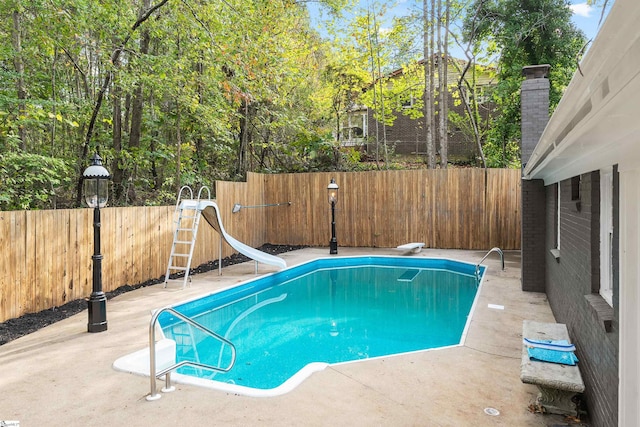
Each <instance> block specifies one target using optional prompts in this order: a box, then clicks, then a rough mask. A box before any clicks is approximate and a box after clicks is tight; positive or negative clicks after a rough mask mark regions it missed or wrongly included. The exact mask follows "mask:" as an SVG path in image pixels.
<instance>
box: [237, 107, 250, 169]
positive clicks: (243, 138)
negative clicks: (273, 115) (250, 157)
mask: <svg viewBox="0 0 640 427" xmlns="http://www.w3.org/2000/svg"><path fill="white" fill-rule="evenodd" d="M239 113H240V135H239V138H238V139H239V142H240V144H239V146H238V165H237V167H236V173H237V174H238V175H240V176H244V175H245V174H246V172H247V145H248V144H249V143H248V141H249V100H248V99H243V101H242V106H241V107H240V111H239Z"/></svg>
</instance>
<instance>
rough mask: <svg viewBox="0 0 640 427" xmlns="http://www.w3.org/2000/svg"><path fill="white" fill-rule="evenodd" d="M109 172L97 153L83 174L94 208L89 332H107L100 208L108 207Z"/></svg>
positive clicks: (91, 206) (88, 200) (91, 204)
mask: <svg viewBox="0 0 640 427" xmlns="http://www.w3.org/2000/svg"><path fill="white" fill-rule="evenodd" d="M110 178H111V175H110V174H109V171H108V170H107V169H106V168H105V167H104V166H102V158H100V156H99V155H98V153H95V154H94V155H93V157H92V158H91V165H89V167H88V168H86V169H85V170H84V172H83V173H82V179H83V181H84V184H83V185H84V197H85V200H86V202H87V205H88V206H89V207H90V208H93V256H92V257H91V259H92V260H93V292H91V296H90V297H89V301H88V306H89V323H88V324H87V331H88V332H102V331H106V330H107V297H106V295H105V294H104V292H103V291H102V254H100V208H103V207H105V206H106V205H107V200H108V199H109V179H110Z"/></svg>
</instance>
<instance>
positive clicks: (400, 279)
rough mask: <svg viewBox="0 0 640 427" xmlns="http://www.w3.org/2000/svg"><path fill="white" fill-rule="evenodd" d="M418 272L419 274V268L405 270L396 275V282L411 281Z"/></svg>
mask: <svg viewBox="0 0 640 427" xmlns="http://www.w3.org/2000/svg"><path fill="white" fill-rule="evenodd" d="M418 274H420V270H417V269H411V270H407V271H405V272H404V273H402V275H401V276H400V277H398V282H413V279H415V278H416V276H417V275H418Z"/></svg>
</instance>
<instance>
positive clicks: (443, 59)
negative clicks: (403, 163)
mask: <svg viewBox="0 0 640 427" xmlns="http://www.w3.org/2000/svg"><path fill="white" fill-rule="evenodd" d="M443 18H444V21H443ZM443 27H444V40H443V37H442V32H441V29H442V28H443ZM448 28H449V0H446V4H445V14H444V16H443V14H442V0H438V59H439V64H440V72H439V73H440V79H439V86H440V90H439V105H438V107H439V110H440V111H439V113H438V114H439V115H440V128H439V129H440V167H441V168H442V169H446V168H447V163H448V155H449V150H448V148H449V138H448V133H449V130H448V124H449V117H448V116H449V111H448V103H449V89H448V82H447V76H448V74H449V52H448V47H447V44H448V42H449V36H448V35H449V31H448Z"/></svg>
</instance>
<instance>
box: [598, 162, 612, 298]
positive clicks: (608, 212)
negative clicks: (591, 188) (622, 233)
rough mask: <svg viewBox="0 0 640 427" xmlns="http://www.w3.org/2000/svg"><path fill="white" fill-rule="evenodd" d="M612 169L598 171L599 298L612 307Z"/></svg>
mask: <svg viewBox="0 0 640 427" xmlns="http://www.w3.org/2000/svg"><path fill="white" fill-rule="evenodd" d="M613 262H614V257H613V167H608V168H605V169H600V296H602V298H603V299H604V300H605V301H607V302H608V303H609V305H610V306H612V307H613V266H614V264H613Z"/></svg>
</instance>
